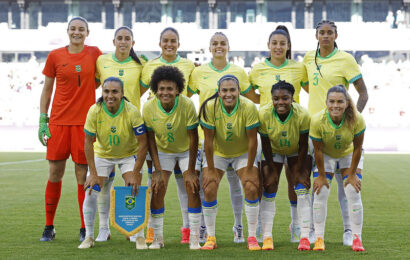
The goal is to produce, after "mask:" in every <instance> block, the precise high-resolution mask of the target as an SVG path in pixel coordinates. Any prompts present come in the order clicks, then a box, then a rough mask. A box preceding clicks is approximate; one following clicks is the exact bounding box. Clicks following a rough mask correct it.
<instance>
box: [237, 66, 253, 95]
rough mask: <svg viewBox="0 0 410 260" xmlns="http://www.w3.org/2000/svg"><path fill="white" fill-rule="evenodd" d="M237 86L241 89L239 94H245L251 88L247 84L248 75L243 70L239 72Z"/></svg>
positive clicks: (249, 84)
mask: <svg viewBox="0 0 410 260" xmlns="http://www.w3.org/2000/svg"><path fill="white" fill-rule="evenodd" d="M239 85H240V88H241V94H242V95H243V94H246V93H248V92H249V90H250V89H251V88H252V86H251V83H249V79H248V75H247V74H246V72H245V70H243V69H241V70H240V72H239Z"/></svg>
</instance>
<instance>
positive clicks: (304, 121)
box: [299, 109, 310, 134]
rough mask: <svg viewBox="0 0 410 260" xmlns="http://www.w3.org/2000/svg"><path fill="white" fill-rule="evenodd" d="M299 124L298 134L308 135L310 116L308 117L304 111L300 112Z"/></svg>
mask: <svg viewBox="0 0 410 260" xmlns="http://www.w3.org/2000/svg"><path fill="white" fill-rule="evenodd" d="M299 124H300V125H299V131H300V134H306V133H309V127H310V116H309V113H308V112H307V111H306V110H304V109H302V110H301V113H300V118H299Z"/></svg>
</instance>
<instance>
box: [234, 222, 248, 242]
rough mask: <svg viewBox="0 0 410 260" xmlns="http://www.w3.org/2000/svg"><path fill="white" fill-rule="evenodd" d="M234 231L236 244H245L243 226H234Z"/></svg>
mask: <svg viewBox="0 0 410 260" xmlns="http://www.w3.org/2000/svg"><path fill="white" fill-rule="evenodd" d="M232 231H233V242H234V243H245V239H244V238H243V229H242V226H241V225H236V226H233V228H232Z"/></svg>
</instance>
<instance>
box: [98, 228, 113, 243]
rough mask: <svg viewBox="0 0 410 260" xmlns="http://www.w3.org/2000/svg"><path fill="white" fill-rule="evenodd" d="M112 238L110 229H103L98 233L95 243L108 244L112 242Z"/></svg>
mask: <svg viewBox="0 0 410 260" xmlns="http://www.w3.org/2000/svg"><path fill="white" fill-rule="evenodd" d="M110 238H111V232H110V229H106V228H102V229H100V231H99V232H98V236H97V238H96V239H95V242H106V241H108V240H110Z"/></svg>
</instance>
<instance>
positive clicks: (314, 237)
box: [309, 228, 316, 244]
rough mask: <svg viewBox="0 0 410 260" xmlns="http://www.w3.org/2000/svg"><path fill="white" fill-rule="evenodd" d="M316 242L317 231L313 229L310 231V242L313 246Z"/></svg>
mask: <svg viewBox="0 0 410 260" xmlns="http://www.w3.org/2000/svg"><path fill="white" fill-rule="evenodd" d="M315 241H316V236H315V230H314V229H313V228H312V229H310V232H309V242H310V243H311V244H314V243H315Z"/></svg>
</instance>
